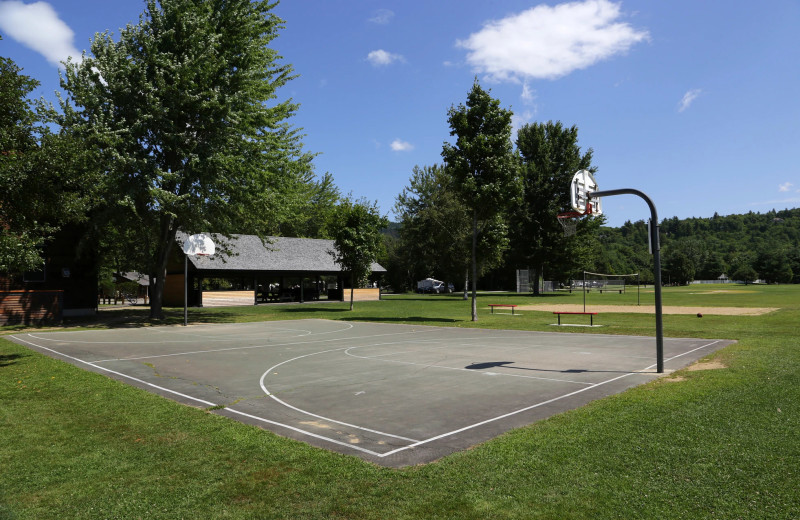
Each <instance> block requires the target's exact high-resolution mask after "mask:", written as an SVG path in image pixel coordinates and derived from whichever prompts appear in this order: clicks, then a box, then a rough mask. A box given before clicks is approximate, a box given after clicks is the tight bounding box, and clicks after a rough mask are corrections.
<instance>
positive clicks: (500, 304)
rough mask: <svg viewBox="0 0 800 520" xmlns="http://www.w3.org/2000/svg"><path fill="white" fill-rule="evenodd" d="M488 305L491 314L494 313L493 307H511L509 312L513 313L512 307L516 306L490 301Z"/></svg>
mask: <svg viewBox="0 0 800 520" xmlns="http://www.w3.org/2000/svg"><path fill="white" fill-rule="evenodd" d="M489 307H490V308H491V309H492V314H494V308H495V307H511V314H514V309H515V308H516V307H517V306H516V305H511V304H508V303H490V304H489Z"/></svg>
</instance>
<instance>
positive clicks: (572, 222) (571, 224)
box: [556, 204, 592, 237]
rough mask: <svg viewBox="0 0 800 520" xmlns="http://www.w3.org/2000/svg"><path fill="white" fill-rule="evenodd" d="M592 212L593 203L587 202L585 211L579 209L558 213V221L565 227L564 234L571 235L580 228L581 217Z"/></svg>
mask: <svg viewBox="0 0 800 520" xmlns="http://www.w3.org/2000/svg"><path fill="white" fill-rule="evenodd" d="M591 214H592V205H591V204H587V205H586V212H585V213H581V212H579V211H567V212H565V213H559V214H558V215H556V218H557V219H558V223H559V224H561V227H562V228H564V236H565V237H571V236H573V235H574V234H575V232H576V231H577V230H578V222H579V221H580V219H581V218H583V217H584V216H586V215H591Z"/></svg>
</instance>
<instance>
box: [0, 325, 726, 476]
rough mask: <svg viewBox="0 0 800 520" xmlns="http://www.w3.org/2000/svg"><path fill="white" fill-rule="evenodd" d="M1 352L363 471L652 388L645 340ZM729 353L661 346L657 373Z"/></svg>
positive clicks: (209, 335)
mask: <svg viewBox="0 0 800 520" xmlns="http://www.w3.org/2000/svg"><path fill="white" fill-rule="evenodd" d="M10 338H11V339H12V340H14V341H16V342H18V343H21V344H23V345H27V346H29V347H31V348H33V349H35V350H38V351H40V352H43V353H45V354H48V355H51V356H53V357H56V358H60V359H63V360H66V361H68V362H70V363H73V364H75V365H77V366H79V367H82V368H86V369H89V370H93V371H96V372H99V373H102V374H105V375H108V376H110V377H113V378H116V379H119V380H121V381H124V382H126V383H129V384H132V385H135V386H138V387H141V388H144V389H146V390H149V391H152V392H156V393H159V394H161V395H163V396H165V397H168V398H170V399H174V400H176V401H179V402H182V403H186V404H189V405H193V406H198V407H202V408H216V409H215V410H214V413H218V414H221V415H225V416H228V417H231V418H233V419H236V420H239V421H242V422H246V423H249V424H255V425H258V426H260V427H263V428H265V429H268V430H271V431H273V432H275V433H277V434H279V435H283V436H285V437H290V438H293V439H297V440H300V441H304V442H308V443H309V444H312V445H315V446H319V447H322V448H325V449H329V450H332V451H338V452H342V453H347V454H351V455H356V456H359V457H362V458H363V459H365V460H368V461H371V462H374V463H376V464H380V465H384V466H391V467H401V466H406V465H411V464H419V463H425V462H430V461H433V460H436V459H438V458H440V457H442V456H444V455H447V454H449V453H453V452H455V451H459V450H463V449H466V448H468V447H470V446H473V445H475V444H478V443H480V442H483V441H486V440H488V439H491V438H493V437H495V436H497V435H499V434H500V433H503V432H505V431H508V430H510V429H512V428H516V427H519V426H523V425H526V424H530V423H532V422H535V421H537V420H540V419H543V418H545V417H548V416H551V415H553V414H556V413H559V412H562V411H565V410H569V409H572V408H576V407H578V406H581V405H583V404H586V403H588V402H590V401H592V400H594V399H598V398H600V397H604V396H607V395H611V394H614V393H618V392H621V391H622V390H625V389H626V388H630V387H632V386H636V385H639V384H642V383H645V382H648V381H651V380H653V379H654V378H656V377H658V374H656V371H655V363H656V359H655V351H656V346H655V339H654V338H652V337H634V336H613V335H604V334H576V333H556V332H529V331H509V330H486V329H462V328H452V327H427V326H411V325H396V324H382V323H361V322H353V323H350V322H343V321H329V320H314V319H312V320H296V321H276V322H259V323H242V324H220V325H192V326H188V327H180V326H165V327H142V328H132V329H115V330H103V331H62V332H33V333H27V334H17V335H14V336H11V337H10ZM729 343H731V341H728V340H709V339H688V338H665V339H664V361H665V364H664V366H665V369H666V372H667V373H668V372H671V371H673V370H676V369H679V368H682V367H684V366H687V365H689V364H690V363H692V362H693V361H695V360H697V359H699V358H701V357H703V356H705V355H707V354H708V353H710V352H712V351H714V350H716V349H718V348H721V347H723V346H725V345H727V344H729Z"/></svg>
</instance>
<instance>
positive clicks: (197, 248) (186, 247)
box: [183, 233, 216, 256]
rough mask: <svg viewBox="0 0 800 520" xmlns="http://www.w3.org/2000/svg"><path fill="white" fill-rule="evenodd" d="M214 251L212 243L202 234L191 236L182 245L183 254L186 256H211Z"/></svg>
mask: <svg viewBox="0 0 800 520" xmlns="http://www.w3.org/2000/svg"><path fill="white" fill-rule="evenodd" d="M215 251H216V246H215V245H214V241H213V240H211V237H210V236H208V235H206V234H204V233H200V234H199V235H192V236H190V237H189V238H187V239H186V241H185V242H184V243H183V252H184V253H186V254H187V255H194V256H197V255H213V254H214V252H215Z"/></svg>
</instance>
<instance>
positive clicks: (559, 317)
mask: <svg viewBox="0 0 800 520" xmlns="http://www.w3.org/2000/svg"><path fill="white" fill-rule="evenodd" d="M553 314H555V315H556V316H558V324H559V325H561V315H562V314H584V315H588V316H589V325H590V326H593V325H594V317H595V316H597V313H596V312H580V311H553Z"/></svg>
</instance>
